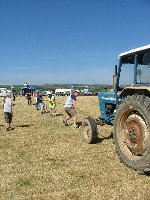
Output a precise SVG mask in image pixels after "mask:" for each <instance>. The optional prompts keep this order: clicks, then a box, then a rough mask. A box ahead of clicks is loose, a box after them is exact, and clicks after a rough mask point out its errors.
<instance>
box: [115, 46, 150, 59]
mask: <svg viewBox="0 0 150 200" xmlns="http://www.w3.org/2000/svg"><path fill="white" fill-rule="evenodd" d="M146 49H150V44H148V45H146V46H143V47H139V48H136V49H131V50H130V51H126V52H124V53H121V54H119V55H118V57H119V58H121V57H123V56H126V55H130V54H133V53H135V52H140V51H143V50H146Z"/></svg>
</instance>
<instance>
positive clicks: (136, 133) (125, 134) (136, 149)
mask: <svg viewBox="0 0 150 200" xmlns="http://www.w3.org/2000/svg"><path fill="white" fill-rule="evenodd" d="M133 111H134V110H126V111H125V112H124V113H123V114H122V115H121V117H120V120H119V122H118V131H117V132H118V134H119V143H120V146H121V148H122V149H123V151H124V153H125V154H126V155H127V156H128V157H136V159H138V157H139V158H140V156H142V155H143V154H144V153H145V152H146V150H147V147H148V146H147V140H148V135H149V134H148V129H147V125H146V122H145V121H144V120H143V118H142V117H141V116H140V115H139V114H138V113H134V112H135V111H134V112H133Z"/></svg>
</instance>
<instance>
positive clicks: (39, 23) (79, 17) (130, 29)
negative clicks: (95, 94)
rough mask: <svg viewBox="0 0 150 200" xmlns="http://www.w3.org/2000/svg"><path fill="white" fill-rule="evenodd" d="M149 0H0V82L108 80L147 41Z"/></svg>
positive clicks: (107, 82)
mask: <svg viewBox="0 0 150 200" xmlns="http://www.w3.org/2000/svg"><path fill="white" fill-rule="evenodd" d="M149 10H150V1H149V0H0V85H1V84H23V83H24V82H27V83H28V84H29V85H30V84H43V83H70V84H74V83H85V84H86V83H87V84H95V83H100V84H102V83H103V84H111V83H112V75H113V71H114V65H115V64H118V54H120V53H121V52H124V51H127V50H130V49H132V48H136V47H140V46H143V45H147V44H150V22H149V21H150V11H149Z"/></svg>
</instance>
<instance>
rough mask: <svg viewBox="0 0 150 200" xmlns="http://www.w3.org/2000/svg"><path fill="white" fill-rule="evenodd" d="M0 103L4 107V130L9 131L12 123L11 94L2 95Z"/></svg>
mask: <svg viewBox="0 0 150 200" xmlns="http://www.w3.org/2000/svg"><path fill="white" fill-rule="evenodd" d="M2 105H3V109H4V117H5V125H6V131H9V130H10V129H11V123H12V117H13V115H12V101H11V95H6V96H4V100H3V102H2Z"/></svg>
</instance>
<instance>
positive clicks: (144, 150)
mask: <svg viewBox="0 0 150 200" xmlns="http://www.w3.org/2000/svg"><path fill="white" fill-rule="evenodd" d="M127 65H128V66H129V71H128V70H127V72H126V73H124V69H126V68H127ZM131 69H133V70H131ZM132 72H133V73H132ZM123 74H124V75H125V78H124V77H123V76H122V75H123ZM121 80H123V82H121ZM125 81H126V83H125ZM98 98H99V107H100V113H101V114H100V117H99V118H98V119H97V120H94V119H93V118H91V117H88V118H86V119H85V120H84V121H83V133H84V134H83V136H84V138H83V139H84V141H85V142H87V143H93V142H95V141H96V138H97V134H96V130H97V129H96V126H97V125H98V124H99V125H103V124H113V131H112V132H113V137H114V142H115V146H116V152H117V154H118V156H119V157H120V159H121V160H122V161H123V162H124V163H125V164H126V165H128V166H129V167H131V168H133V169H135V170H137V171H138V172H140V173H150V45H147V46H143V47H140V48H137V49H132V50H130V51H127V52H125V53H122V54H120V55H119V65H118V67H117V66H115V74H114V76H113V89H112V90H110V91H109V92H100V93H99V94H98Z"/></svg>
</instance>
